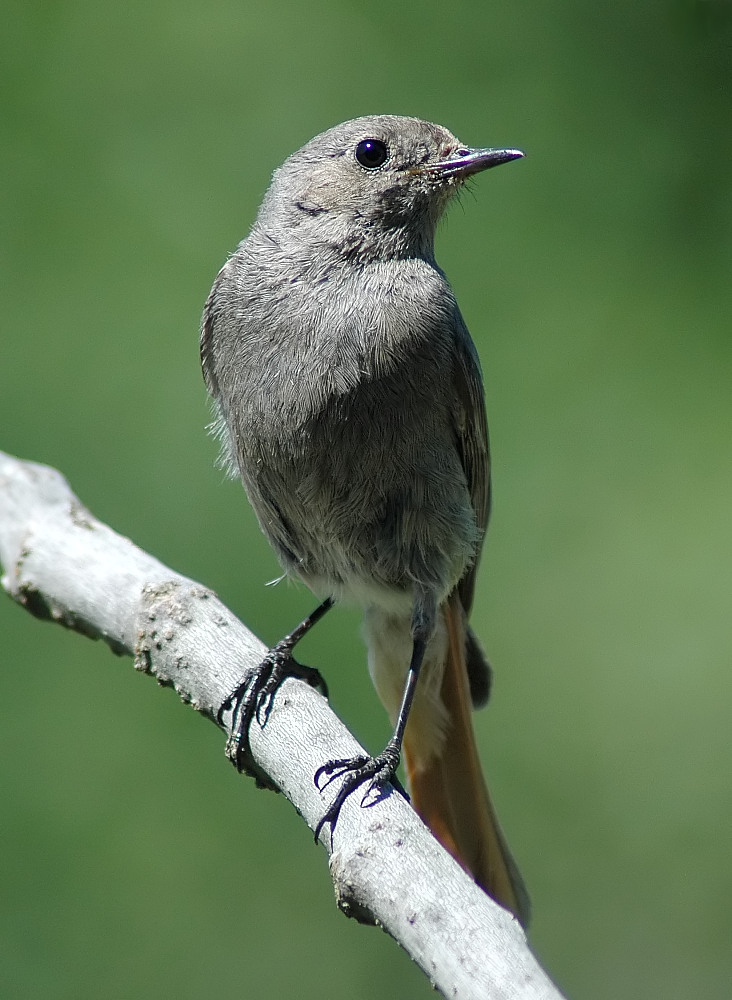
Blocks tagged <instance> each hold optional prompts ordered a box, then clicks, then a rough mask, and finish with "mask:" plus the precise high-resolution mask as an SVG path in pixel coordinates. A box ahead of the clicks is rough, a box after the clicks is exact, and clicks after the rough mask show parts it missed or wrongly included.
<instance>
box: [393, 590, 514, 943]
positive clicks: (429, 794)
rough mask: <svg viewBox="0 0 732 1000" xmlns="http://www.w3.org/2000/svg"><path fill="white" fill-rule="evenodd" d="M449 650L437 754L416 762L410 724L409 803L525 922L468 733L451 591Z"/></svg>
mask: <svg viewBox="0 0 732 1000" xmlns="http://www.w3.org/2000/svg"><path fill="white" fill-rule="evenodd" d="M443 611H444V614H445V622H446V625H447V633H448V652H447V663H446V665H445V673H444V678H443V682H442V690H441V695H442V700H443V703H444V705H445V708H446V709H447V713H448V717H449V724H448V729H447V733H446V737H445V742H444V745H443V750H442V754H441V756H439V757H433V758H432V760H431V761H430V762H429V763H428V764H427V766H426V767H425V766H421V767H416V766H415V761H414V755H413V754H410V747H409V740H408V735H409V728H407V733H406V735H405V740H404V760H405V766H406V770H407V777H408V780H409V787H410V792H411V796H412V804H413V806H414V808H415V809H416V810H417V812H418V813H419V815H420V816H421V817H422V819H423V821H424V822H425V823H426V824H427V826H428V827H429V828H430V830H432V832H433V833H434V835H435V836H436V837H437V839H438V840H439V841H440V843H441V844H442V845H443V847H445V849H446V850H448V851H449V852H450V854H452V856H453V857H454V858H455V859H456V860H457V861H458V862H459V863H460V864H461V865H462V867H463V868H465V869H466V871H468V872H469V873H470V874H471V875H472V876H473V878H474V879H475V881H476V882H477V883H478V885H480V886H481V887H482V888H483V889H484V890H485V891H486V892H487V893H488V895H489V896H492V897H493V899H495V900H496V902H498V903H500V904H501V905H502V906H504V907H506V909H508V910H510V911H511V912H512V913H514V914H515V915H516V916H517V917H518V919H519V920H520V921H521V923H522V924H523V925H524V926H526V924H527V923H528V919H529V897H528V893H527V892H526V888H525V886H524V883H523V880H522V878H521V875H520V873H519V871H518V868H517V867H516V864H515V862H514V860H513V858H512V857H511V854H510V852H509V850H508V847H507V846H506V842H505V840H504V838H503V834H502V833H501V830H500V827H499V825H498V821H497V819H496V815H495V812H494V810H493V805H492V803H491V800H490V796H489V794H488V789H487V788H486V784H485V780H484V778H483V772H482V770H481V766H480V760H479V758H478V750H477V747H476V744H475V735H474V733H473V723H472V718H471V715H472V706H471V702H470V692H469V687H468V677H467V671H466V668H465V615H464V612H463V609H462V605H461V604H460V599H459V597H458V595H457V594H456V593H454V594H453V595H452V596H451V597H450V598H449V599H448V601H447V602H446V603H445V605H444V607H443Z"/></svg>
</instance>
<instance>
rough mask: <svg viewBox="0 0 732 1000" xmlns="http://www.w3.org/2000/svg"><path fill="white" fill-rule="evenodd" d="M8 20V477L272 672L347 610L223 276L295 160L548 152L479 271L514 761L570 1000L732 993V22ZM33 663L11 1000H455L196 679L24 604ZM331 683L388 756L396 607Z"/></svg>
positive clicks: (664, 8)
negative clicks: (110, 534) (407, 131)
mask: <svg viewBox="0 0 732 1000" xmlns="http://www.w3.org/2000/svg"><path fill="white" fill-rule="evenodd" d="M2 20H3V27H2V32H1V33H0V51H1V52H2V55H1V57H0V109H1V114H2V127H1V131H0V135H1V147H2V148H1V149H0V163H1V168H0V169H1V170H2V176H1V178H0V253H1V255H2V256H1V259H0V275H1V277H0V296H1V302H0V315H1V316H2V360H1V362H0V431H1V434H0V448H2V449H4V450H6V451H10V452H12V453H15V454H18V455H21V456H23V457H27V458H31V459H35V460H37V461H41V462H46V463H49V464H51V465H54V466H56V467H58V468H60V469H61V470H63V472H64V473H65V474H66V475H67V476H68V478H69V480H70V482H71V484H72V486H73V487H74V489H75V490H76V491H77V493H78V494H79V496H80V497H81V498H82V500H83V501H84V502H85V503H86V504H87V505H88V506H89V507H90V508H91V509H92V510H93V511H94V512H95V513H96V514H97V515H98V516H99V517H101V518H102V519H103V520H105V521H107V522H108V523H109V524H110V525H112V526H113V527H115V528H116V529H117V530H118V531H120V532H122V533H124V534H127V535H129V536H130V537H131V538H133V539H134V540H135V541H136V542H137V543H138V544H140V545H141V546H143V547H144V548H147V549H149V550H150V551H151V552H153V553H154V554H155V555H157V556H158V557H159V558H160V559H162V560H163V561H165V562H167V563H169V564H170V565H171V566H173V567H175V568H176V569H177V570H179V571H181V572H183V573H185V574H188V575H190V576H192V577H194V578H197V579H200V580H202V581H204V582H205V583H207V584H208V585H210V586H212V587H213V588H214V589H216V590H217V591H218V592H219V594H220V595H221V597H222V598H223V599H224V600H225V601H226V602H227V603H228V604H230V606H231V607H232V608H233V609H234V610H235V611H236V612H237V613H239V614H240V615H241V616H242V617H243V618H244V619H245V620H246V621H247V622H248V623H249V624H250V625H251V626H252V627H253V628H254V629H255V630H256V631H257V632H258V633H259V634H260V635H261V636H262V637H263V638H264V639H265V640H267V641H270V642H271V641H274V640H275V639H277V638H279V637H280V636H281V634H282V633H283V632H284V631H285V629H287V628H288V627H289V626H292V625H293V624H294V623H295V622H296V621H297V620H299V618H300V616H301V615H302V614H304V613H305V612H306V611H307V610H309V609H310V607H311V605H312V603H313V602H312V599H311V598H310V596H309V595H308V594H307V593H306V592H304V591H302V590H300V589H298V588H296V587H288V586H286V585H283V586H281V587H279V588H277V589H276V590H274V591H273V590H271V589H266V588H265V587H264V583H265V582H266V581H268V580H270V579H271V578H272V577H273V576H275V575H276V574H277V567H276V565H275V562H274V560H273V557H272V556H271V554H270V552H269V550H268V548H267V546H266V544H265V543H264V542H263V540H262V539H261V538H260V536H259V533H258V530H257V528H256V524H255V522H254V519H253V516H252V515H251V513H250V512H249V510H248V507H247V505H246V502H245V499H244V496H243V494H242V492H241V489H240V488H239V486H238V485H236V484H228V483H227V484H224V483H223V481H222V475H221V473H220V472H218V471H217V470H216V469H215V468H214V458H215V454H216V448H215V445H214V443H213V442H212V441H211V440H210V439H209V438H208V437H207V436H206V433H205V430H204V427H205V424H206V422H207V419H208V410H207V403H206V399H205V393H204V389H203V384H202V380H201V377H200V373H199V368H198V357H197V350H198V347H197V341H198V319H199V315H200V312H201V308H202V305H203V302H204V299H205V297H206V295H207V293H208V289H209V287H210V285H211V282H212V280H213V278H214V275H215V274H216V271H217V270H218V268H219V267H220V265H221V264H222V263H223V261H224V260H225V258H226V255H227V253H228V252H229V251H230V250H231V249H232V248H233V247H234V246H235V245H236V243H237V242H238V240H239V239H240V238H242V237H243V236H244V235H245V234H246V231H247V229H248V226H249V224H250V222H251V220H252V218H253V215H254V213H255V210H256V208H257V205H258V203H259V201H260V199H261V196H262V194H263V192H264V190H265V188H266V186H267V183H268V178H269V175H270V173H271V171H272V169H273V168H274V167H275V166H277V165H278V164H279V163H280V162H281V161H282V160H283V159H284V157H285V156H286V155H287V154H289V153H290V152H291V151H292V150H294V149H295V148H296V147H298V146H299V145H301V144H302V143H303V142H305V141H306V140H307V139H309V138H310V137H311V136H312V135H314V134H315V133H316V132H318V131H320V130H322V129H324V128H326V127H328V126H330V125H332V124H334V123H336V122H338V121H341V120H343V119H345V118H350V117H354V116H356V115H360V114H365V113H371V112H394V113H405V114H413V115H418V116H421V117H425V118H429V119H431V120H434V121H438V122H441V123H443V124H445V125H447V126H448V127H449V128H450V129H452V130H453V131H454V132H455V133H456V134H457V135H458V136H460V138H461V140H462V141H464V142H466V143H469V144H472V145H498V144H506V145H516V146H520V147H522V148H524V149H525V150H526V151H527V153H528V156H527V158H526V160H525V161H523V162H521V163H519V164H513V165H511V166H509V167H505V168H503V169H502V170H500V171H496V172H491V173H490V174H489V175H485V176H482V177H480V178H478V179H476V182H475V184H474V185H473V191H474V197H473V196H472V195H468V196H466V197H464V198H463V199H462V203H461V205H456V206H455V207H454V208H453V210H452V213H451V215H450V218H449V219H448V221H447V222H446V224H445V225H444V226H443V228H442V231H441V233H440V236H439V243H438V257H439V259H440V262H441V264H442V265H443V267H444V268H445V269H446V271H447V272H448V274H449V275H450V277H451V279H452V281H453V284H454V286H455V289H456V292H457V295H458V299H459V301H460V303H461V306H462V309H463V312H464V314H465V316H466V319H467V322H468V325H469V327H470V329H471V330H472V332H473V335H474V337H475V340H476V342H477V344H478V348H479V351H480V354H481V357H482V360H483V365H484V369H485V381H486V391H487V399H488V408H489V418H490V424H491V433H492V440H493V452H494V458H495V498H496V499H495V508H494V519H493V526H492V531H491V533H490V538H489V541H488V544H487V549H486V554H485V557H484V561H483V570H482V574H481V584H480V589H479V594H478V598H477V606H476V609H475V620H476V624H477V628H478V631H479V632H480V634H481V635H482V637H483V640H484V642H485V645H486V647H487V649H488V651H489V654H490V657H491V659H492V661H493V663H494V666H495V669H496V683H495V695H494V701H493V704H492V707H490V708H489V709H488V710H487V711H485V712H483V713H482V714H481V715H479V716H477V717H476V725H477V728H478V733H479V739H480V743H481V747H482V752H483V756H484V759H485V762H486V769H487V771H488V773H489V775H490V780H491V784H492V787H493V789H494V793H495V797H496V799H497V801H498V805H499V812H500V814H501V817H502V819H503V823H504V826H505V828H506V831H507V833H508V836H509V840H510V843H511V845H512V847H513V849H514V851H515V853H516V855H517V857H518V859H519V860H520V863H521V866H522V869H523V871H524V874H525V876H526V879H527V881H528V883H529V886H530V888H531V891H532V895H533V901H534V912H535V917H534V922H533V926H532V932H531V938H532V941H533V945H534V947H535V949H536V952H537V954H538V956H539V958H540V960H541V961H542V963H543V964H544V965H545V966H546V968H547V969H548V970H549V972H550V973H551V974H552V975H553V976H554V977H555V978H556V979H557V980H558V982H559V983H560V984H561V985H562V986H563V988H564V989H565V990H566V991H567V993H568V994H569V995H570V996H571V997H573V998H577V1000H579V998H583V997H592V998H593V1000H605V998H607V1000H610V998H613V1000H617V998H618V997H644V998H646V1000H651V998H661V997H662V998H664V1000H669V998H677V997H678V998H681V997H684V998H688V997H690V996H693V997H704V998H728V997H729V995H730V982H731V981H732V958H731V956H730V942H731V941H732V916H731V913H730V896H731V891H732V878H731V876H730V869H731V865H730V853H731V848H730V825H731V820H732V796H731V794H730V783H731V780H730V765H731V764H732V736H731V734H732V725H731V724H730V704H732V697H731V696H732V671H731V670H730V666H731V664H730V632H731V629H730V596H731V593H732V525H731V518H730V496H731V494H732V434H731V433H730V402H729V385H730V374H731V371H732V365H731V362H732V338H731V337H730V328H729V316H730V306H731V305H732V292H731V290H732V280H731V279H730V264H731V263H732V262H731V260H730V257H731V254H730V249H731V247H732V194H731V191H732V184H731V181H732V170H731V169H730V161H731V157H730V153H731V152H732V150H731V149H730V147H731V146H732V113H731V111H732V102H731V95H730V89H731V87H730V81H731V80H732V76H731V70H732V57H731V55H730V53H731V52H732V5H731V4H730V3H728V2H697V3H688V4H684V3H675V4H645V5H638V4H635V3H631V2H629V0H623V2H619V3H615V4H613V5H611V6H608V5H601V6H600V7H598V6H596V5H587V4H585V3H578V2H571V0H559V2H557V3H554V4H550V5H548V4H545V3H542V2H539V0H534V2H528V3H518V4H505V5H494V4H486V3H484V2H478V0H465V2H461V3H457V4H453V5H446V4H442V3H437V2H436V0H428V2H425V3H423V4H421V5H419V6H410V5H402V6H396V5H395V4H394V3H393V2H392V0H388V2H387V0H373V2H371V3H370V4H368V5H364V4H363V3H360V2H355V0H352V2H345V0H340V2H339V0H320V2H316V3H312V4H309V5H302V4H295V3H290V2H280V3H279V4H276V5H275V4H264V3H261V4H254V3H247V2H244V0H238V2H234V0H221V2H219V0H215V2H213V3H203V2H199V3H196V2H186V3H172V2H169V0H168V2H166V0H146V2H145V3H140V2H135V0H133V2H129V3H126V4H112V3H109V2H102V3H99V2H95V3H92V2H90V0H66V2H64V3H60V4H53V3H41V2H39V0H26V2H24V3H22V4H21V3H19V2H11V3H9V4H5V5H4V7H3V19H2ZM0 650H1V651H2V662H3V670H2V678H1V680H0V683H1V684H2V693H1V694H0V713H2V719H1V721H0V731H1V732H2V735H3V740H2V755H1V756H0V796H1V798H2V804H1V809H2V814H1V815H2V819H1V820H0V831H1V832H0V836H1V838H2V846H1V849H0V921H1V924H2V926H1V929H0V995H2V996H3V997H5V996H7V997H17V998H25V997H40V996H44V997H52V998H61V997H64V998H66V997H68V998H96V997H105V998H129V997H141V998H148V997H150V998H152V997H156V998H157V997H167V996H176V997H181V998H189V997H190V998H198V997H202V996H209V995H211V994H212V993H216V994H217V995H231V996H245V997H248V996H261V997H281V996H288V995H296V996H298V997H303V998H307V997H310V996H313V997H315V996H317V997H339V996H343V995H348V996H349V997H352V998H354V1000H356V998H359V1000H361V998H364V1000H366V998H381V997H400V998H406V997H409V998H412V997H427V996H429V995H431V994H430V991H429V987H428V984H427V982H426V980H425V979H424V978H423V977H422V976H421V974H420V973H419V972H418V971H417V970H416V969H415V968H414V967H413V966H412V965H411V964H410V962H409V961H408V959H407V958H406V957H405V956H404V955H403V954H402V953H400V951H399V949H398V948H397V947H396V946H395V945H394V943H393V942H392V941H390V940H389V939H388V938H387V937H386V936H385V935H384V934H382V933H381V932H380V931H378V930H375V929H370V928H362V927H359V926H358V925H356V924H355V923H353V922H351V921H348V920H346V919H344V918H343V917H342V916H341V915H340V914H339V912H338V911H337V910H336V908H335V906H334V904H333V899H332V891H331V888H330V883H329V878H328V873H327V866H326V861H325V854H324V852H323V851H322V850H320V849H316V848H315V847H314V846H313V844H312V840H311V837H310V835H309V833H308V831H307V829H305V828H304V826H303V824H302V823H301V821H300V820H299V819H298V818H297V817H296V815H295V813H294V811H293V810H292V809H291V808H290V807H289V806H288V804H287V803H286V802H285V801H284V800H283V799H282V798H281V797H277V796H274V795H271V794H266V793H263V792H258V791H256V789H255V788H254V785H253V783H252V782H251V781H245V780H241V779H238V778H237V776H236V775H235V773H234V771H233V769H232V768H230V767H229V766H228V765H227V764H226V762H225V761H224V758H223V739H222V737H221V735H220V734H219V733H218V731H217V730H216V729H215V728H214V727H213V726H211V725H210V724H208V723H206V722H205V721H204V720H202V719H201V718H199V717H197V716H196V715H195V714H194V713H193V712H191V711H190V710H189V709H187V708H185V707H183V706H182V705H181V704H180V703H179V702H178V701H177V699H176V697H175V696H174V695H173V694H172V693H171V692H170V691H160V690H158V689H157V688H156V687H155V685H154V684H153V683H152V682H151V681H150V680H149V678H146V677H144V676H142V675H139V674H136V673H135V672H134V671H133V670H132V668H131V664H130V662H129V661H124V660H117V659H115V658H114V657H113V656H112V655H111V654H110V653H109V651H108V650H107V649H106V648H105V647H103V646H102V645H99V644H94V643H91V642H88V641H86V640H84V639H82V638H81V637H79V636H77V635H74V634H69V633H65V632H64V631H62V630H61V629H59V628H55V627H51V626H49V625H47V624H40V623H39V622H37V621H35V620H34V619H32V618H31V617H30V616H29V615H27V614H26V613H25V612H23V611H22V610H21V609H20V608H17V607H16V606H14V605H13V604H12V603H11V602H10V601H9V600H5V599H3V600H0ZM305 653H306V657H305V658H306V660H307V662H312V663H316V664H317V665H318V666H320V667H321V668H322V669H323V671H324V673H325V675H326V676H327V678H328V680H329V682H330V687H331V692H332V703H333V705H334V707H335V710H336V711H337V712H339V713H340V714H341V715H342V717H343V718H344V719H346V720H347V722H348V723H349V724H350V725H351V726H352V728H353V729H354V731H355V732H356V734H357V735H358V736H359V737H360V738H361V739H362V740H363V741H365V742H366V744H367V745H368V746H369V747H371V748H376V747H379V746H380V745H381V744H382V742H383V741H384V740H385V738H386V736H387V723H386V720H385V718H384V716H383V715H382V712H381V710H380V709H379V708H378V706H377V703H376V698H375V695H374V694H373V693H372V691H371V688H370V683H369V681H368V677H367V674H366V670H365V668H364V666H363V665H362V664H363V659H364V657H363V650H362V647H361V644H360V640H359V637H358V615H357V614H355V613H353V612H350V611H344V612H340V613H338V614H334V615H333V617H332V618H331V619H330V620H329V621H328V622H327V623H324V624H323V626H322V627H321V628H320V629H319V630H318V631H317V634H316V635H314V636H313V637H312V639H309V640H308V648H307V649H306V650H305ZM349 661H350V662H352V663H353V669H352V670H351V671H350V672H349V674H348V676H347V677H346V676H345V674H344V673H343V672H339V671H340V667H341V664H342V663H344V662H346V663H347V662H349Z"/></svg>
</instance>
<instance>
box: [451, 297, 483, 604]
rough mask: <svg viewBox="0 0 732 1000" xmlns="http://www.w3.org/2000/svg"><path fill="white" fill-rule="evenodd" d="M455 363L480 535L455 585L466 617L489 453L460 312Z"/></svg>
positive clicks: (472, 354) (460, 428) (475, 363)
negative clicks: (467, 567) (466, 567)
mask: <svg viewBox="0 0 732 1000" xmlns="http://www.w3.org/2000/svg"><path fill="white" fill-rule="evenodd" d="M455 324H456V331H455V364H454V375H453V378H454V383H455V398H456V403H457V405H456V413H455V431H456V438H457V448H458V452H459V454H460V460H461V462H462V466H463V469H464V471H465V477H466V479H467V481H468V489H469V490H470V499H471V502H472V504H473V510H474V511H475V519H476V523H477V525H478V530H479V532H480V540H479V542H478V550H477V553H476V557H475V560H474V562H473V564H472V565H471V567H470V568H469V569H468V571H467V572H466V574H465V576H464V577H463V578H462V580H461V581H460V583H459V584H458V593H459V594H460V601H461V603H462V605H463V608H464V609H465V614H466V616H467V615H469V614H470V609H471V607H472V604H473V591H474V589H475V574H476V571H477V569H478V561H479V559H480V550H481V548H482V545H483V537H484V535H485V532H486V528H487V527H488V517H489V515H490V507H491V473H490V450H489V444H488V423H487V420H486V415H485V401H484V397H483V379H482V377H481V371H480V362H479V360H478V354H477V351H476V350H475V345H474V344H473V341H472V340H471V338H470V334H469V333H468V328H467V327H466V325H465V321H464V320H463V317H462V316H461V315H460V312H459V311H458V310H457V308H456V310H455Z"/></svg>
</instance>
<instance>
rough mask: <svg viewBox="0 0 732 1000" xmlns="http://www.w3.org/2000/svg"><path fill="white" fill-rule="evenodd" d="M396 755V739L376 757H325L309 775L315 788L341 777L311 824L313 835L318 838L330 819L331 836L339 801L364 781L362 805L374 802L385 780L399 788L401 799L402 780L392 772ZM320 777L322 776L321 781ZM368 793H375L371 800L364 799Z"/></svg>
mask: <svg viewBox="0 0 732 1000" xmlns="http://www.w3.org/2000/svg"><path fill="white" fill-rule="evenodd" d="M400 758H401V748H400V746H399V744H398V743H397V741H396V740H390V741H389V742H388V743H387V745H386V747H385V748H384V749H383V750H382V752H381V753H380V754H377V756H376V757H365V756H359V757H344V758H342V759H340V760H329V761H328V762H327V763H326V764H323V766H322V767H319V768H318V770H317V771H316V772H315V777H314V779H313V780H314V781H315V787H316V788H317V789H318V791H322V790H323V789H324V788H327V786H328V785H329V784H330V783H331V781H335V779H336V778H340V777H341V776H343V775H345V777H344V779H343V784H342V785H341V787H340V788H339V789H338V793H337V795H336V797H335V798H334V799H333V801H332V803H331V804H330V806H329V807H328V809H327V810H326V812H325V814H324V815H323V817H322V818H321V820H320V822H319V823H318V825H317V826H316V828H315V839H316V840H317V839H318V837H319V836H320V831H321V830H322V829H323V827H324V826H325V824H326V823H330V830H331V836H332V834H333V831H334V830H335V826H336V823H337V821H338V815H339V813H340V811H341V807H342V805H343V803H344V802H345V801H346V799H347V798H348V796H349V795H350V794H351V793H352V792H354V791H355V790H356V789H357V788H360V787H361V785H364V784H366V782H368V788H367V789H366V791H365V792H364V794H363V797H362V799H361V806H362V807H365V806H371V805H374V803H375V802H378V801H379V799H380V798H381V797H382V795H383V789H384V786H385V785H386V784H388V783H389V782H391V783H392V785H394V787H395V788H396V789H397V791H398V792H401V794H402V795H403V796H404V798H405V799H409V796H408V795H407V793H406V791H405V790H404V787H403V786H402V783H401V782H400V781H399V779H398V778H397V776H396V771H397V768H398V767H399V761H400ZM323 778H325V779H326V780H325V781H322V783H321V779H323ZM372 794H373V795H374V796H375V797H374V799H373V801H371V802H367V801H366V800H367V799H368V798H369V797H370V796H371V795H372Z"/></svg>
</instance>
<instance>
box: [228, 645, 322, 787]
mask: <svg viewBox="0 0 732 1000" xmlns="http://www.w3.org/2000/svg"><path fill="white" fill-rule="evenodd" d="M293 645H294V643H293V642H292V639H291V637H290V636H287V637H286V638H285V639H283V640H282V641H281V642H278V643H277V645H276V646H273V648H272V649H270V651H269V652H268V653H267V655H266V656H265V658H264V659H263V660H262V662H261V663H260V665H259V666H258V667H257V668H256V670H254V671H252V672H251V673H250V674H248V675H247V677H246V678H245V679H244V680H243V681H242V682H241V684H239V685H238V687H236V688H234V690H233V691H232V692H231V694H230V695H229V696H228V697H227V698H226V700H225V701H224V703H223V704H222V705H221V707H220V708H219V710H218V712H217V714H216V721H217V722H218V723H219V725H223V716H224V714H225V713H226V712H227V711H228V710H229V709H230V708H233V714H232V720H231V728H230V731H229V738H228V740H227V741H226V756H227V757H228V758H229V760H230V761H231V763H232V764H233V765H234V766H235V767H236V769H237V771H246V772H247V774H251V775H252V776H253V777H254V778H255V779H256V781H257V784H260V785H266V786H268V787H273V786H272V785H271V783H270V782H267V781H265V780H264V779H263V778H262V775H261V772H260V771H259V770H258V769H256V768H253V767H252V754H251V746H250V743H249V729H250V726H251V725H252V722H253V721H254V720H255V719H256V720H257V722H258V723H259V725H260V727H262V728H264V726H265V725H266V724H267V719H268V718H269V714H270V712H271V710H272V700H273V698H274V696H275V694H276V692H277V689H278V688H279V686H280V685H281V684H282V682H283V681H284V680H285V678H286V677H297V678H298V679H299V680H303V681H305V682H306V683H307V684H309V685H310V686H311V687H315V688H319V689H320V691H321V693H322V694H323V695H324V696H325V697H326V698H327V697H328V687H327V685H326V683H325V681H324V680H323V678H322V677H321V675H320V673H319V672H318V671H317V670H316V669H315V668H314V667H307V666H305V665H304V664H302V663H298V662H297V660H296V659H295V658H294V657H293V655H292V647H293Z"/></svg>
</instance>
